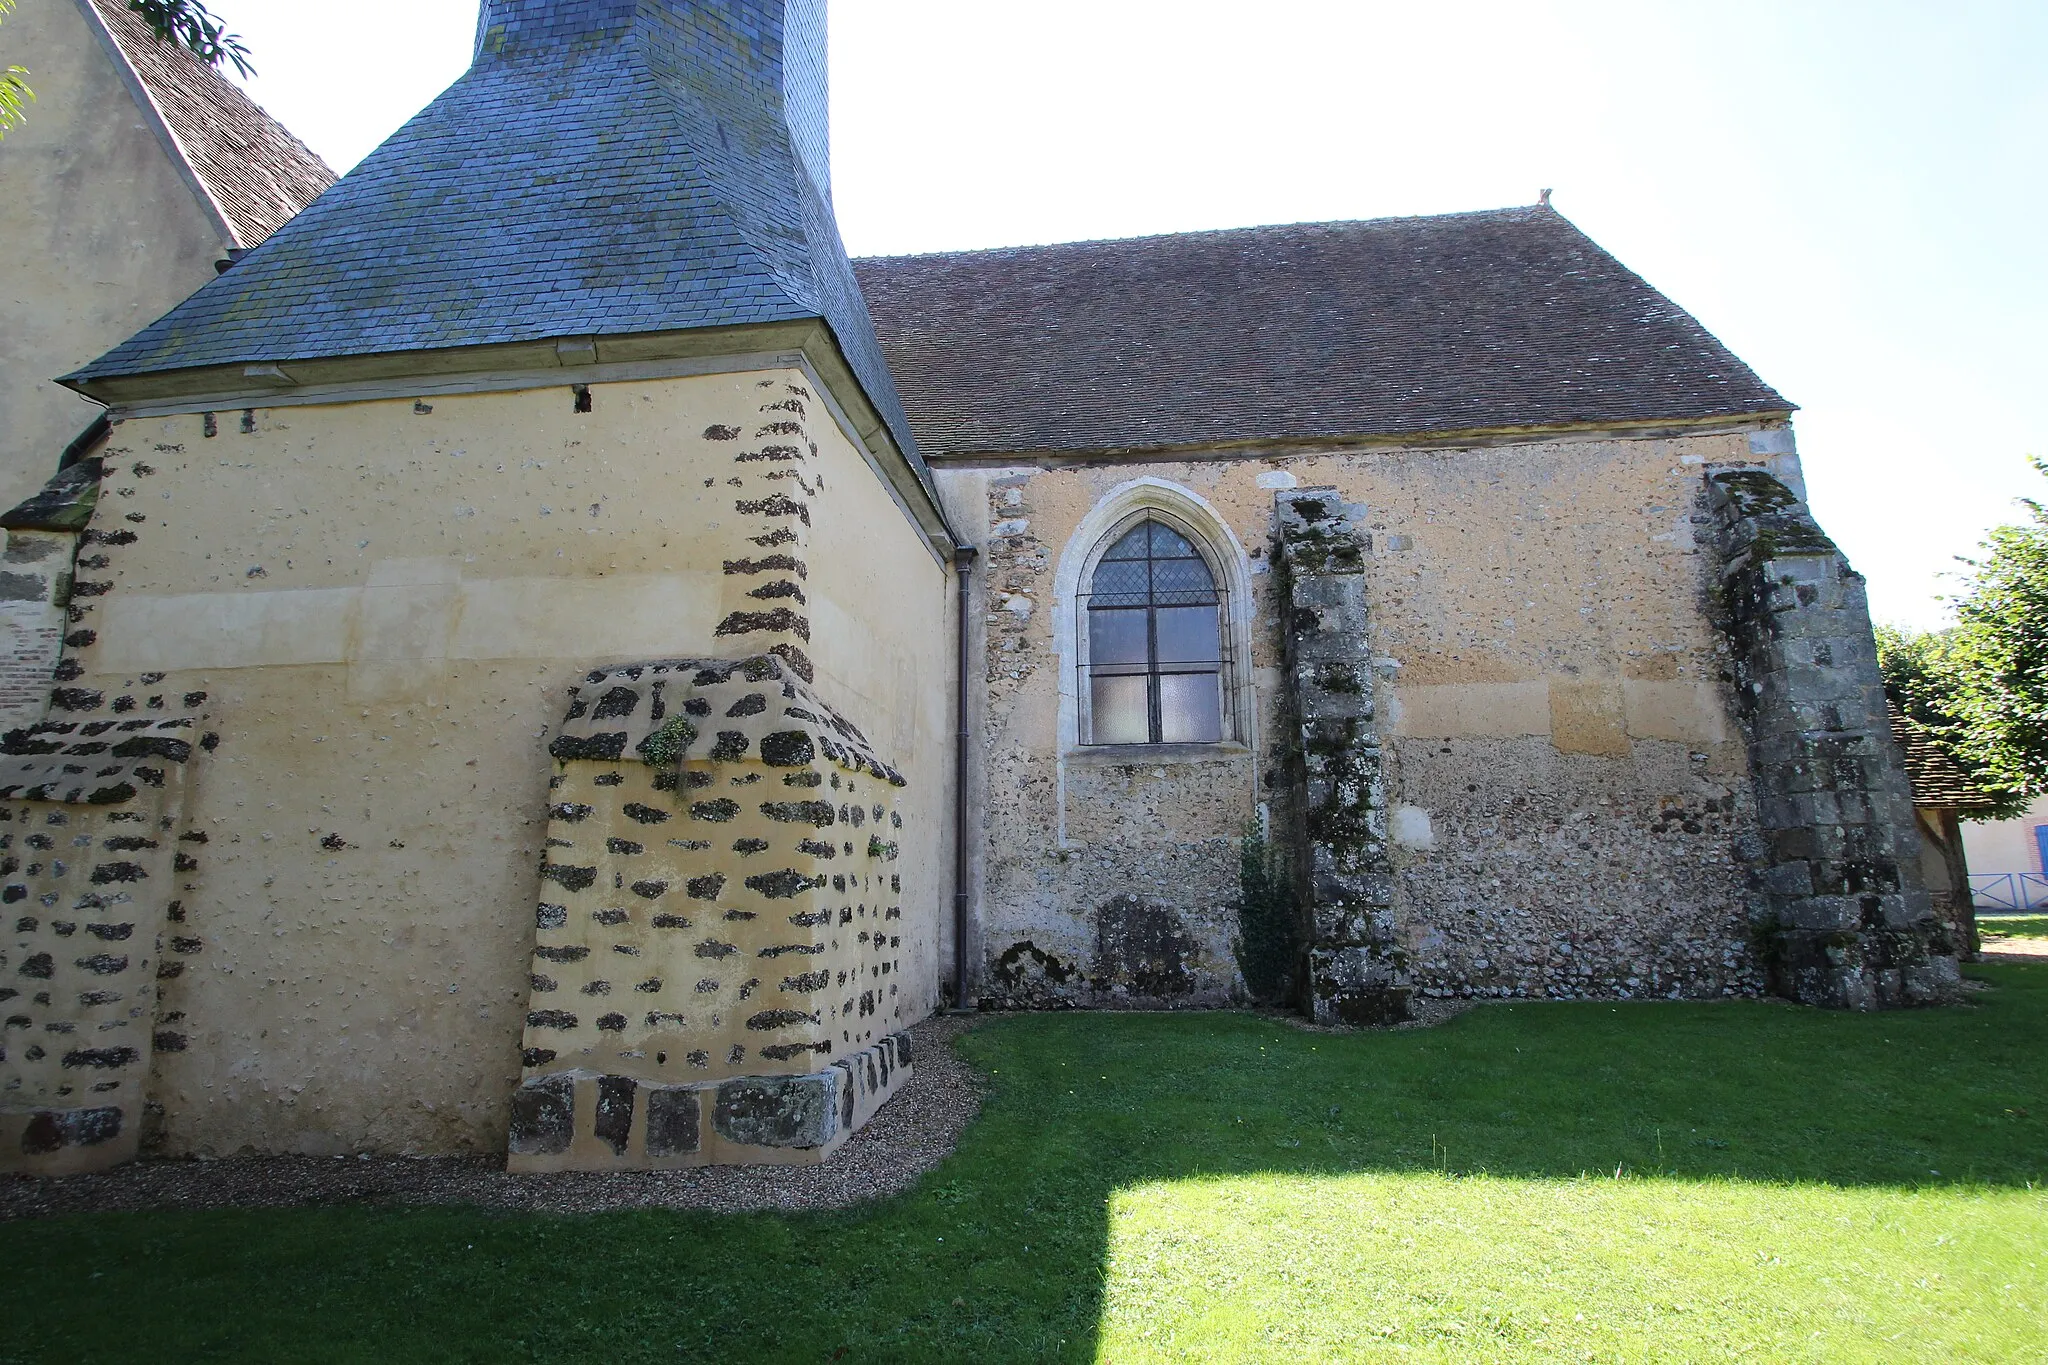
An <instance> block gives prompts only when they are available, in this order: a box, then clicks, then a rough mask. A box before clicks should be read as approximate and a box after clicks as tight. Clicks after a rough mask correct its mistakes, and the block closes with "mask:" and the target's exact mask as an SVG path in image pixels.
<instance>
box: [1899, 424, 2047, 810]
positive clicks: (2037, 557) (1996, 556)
mask: <svg viewBox="0 0 2048 1365" xmlns="http://www.w3.org/2000/svg"><path fill="white" fill-rule="evenodd" d="M2032 464H2033V466H2034V468H2035V469H2036V470H2037V471H2039V472H2040V473H2042V474H2044V475H2048V462H2044V461H2042V460H2039V459H2035V460H2033V461H2032ZM2021 502H2022V504H2023V505H2024V506H2025V507H2026V508H2027V511H2028V513H2029V520H2028V521H2026V522H2024V523H2020V524H2018V525H2011V526H2000V527H1998V528H1996V529H1995V530H1993V531H1992V532H1991V534H1990V535H1989V536H1988V537H1986V539H1985V541H1984V551H1985V553H1984V555H1983V557H1982V558H1980V559H1965V560H1963V561H1962V562H1963V563H1964V564H1965V565H1967V566H1968V572H1967V573H1965V574H1964V575H1963V576H1962V577H1963V586H1964V591H1963V592H1962V593H1961V594H1960V595H1959V596H1958V597H1956V598H1955V599H1954V601H1955V603H1956V624H1955V625H1954V626H1951V627H1950V628H1949V629H1947V630H1940V631H1930V632H1926V633H1915V632H1910V631H1901V630H1897V629H1895V628H1892V627H1889V626H1887V627H1883V628H1880V629H1879V631H1878V639H1877V654H1878V663H1879V665H1880V667H1881V668H1882V669H1883V671H1884V683H1885V695H1886V697H1887V698H1888V699H1889V700H1890V701H1891V703H1892V704H1893V705H1894V706H1896V707H1897V708H1898V709H1899V710H1900V711H1901V712H1902V713H1903V714H1904V715H1905V716H1906V717H1907V718H1908V719H1909V720H1911V721H1912V722H1914V723H1915V724H1916V725H1918V726H1920V727H1921V728H1922V729H1924V730H1925V731H1926V732H1927V733H1928V734H1929V735H1930V736H1932V737H1933V738H1934V739H1935V740H1936V742H1938V743H1939V744H1941V746H1942V747H1943V748H1944V749H1946V750H1947V751H1948V753H1949V754H1950V756H1951V757H1953V758H1954V759H1955V760H1956V762H1957V763H1958V764H1959V765H1960V766H1961V767H1962V769H1963V771H1965V772H1966V773H1968V774H1969V775H1970V776H1971V777H1972V778H1973V779H1974V780H1975V781H1976V783H1977V784H1978V785H1979V786H1980V787H1982V788H1983V789H1984V790H1985V792H1986V793H1987V794H1991V795H1995V796H1996V797H1998V798H1999V808H1998V809H1997V810H1995V811H1992V812H1988V813H1987V814H1988V816H1989V817H1990V818H2007V817H2010V816H2012V815H2017V814H2019V813H2020V812H2021V811H2022V810H2024V809H2025V807H2026V805H2027V803H2028V801H2029V800H2030V799H2031V798H2033V797H2035V796H2038V795H2040V794H2042V793H2043V792H2048V509H2044V507H2043V505H2042V503H2041V502H2039V501H2037V500H2035V499H2033V498H2023V499H2021Z"/></svg>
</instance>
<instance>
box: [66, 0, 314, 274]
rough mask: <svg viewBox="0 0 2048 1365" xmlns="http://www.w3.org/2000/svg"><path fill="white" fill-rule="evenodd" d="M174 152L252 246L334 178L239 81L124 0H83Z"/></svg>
mask: <svg viewBox="0 0 2048 1365" xmlns="http://www.w3.org/2000/svg"><path fill="white" fill-rule="evenodd" d="M89 2H90V4H91V6H92V9H93V12H94V13H95V14H96V15H97V16H98V17H99V20H100V22H101V24H102V25H104V26H105V31H106V33H107V35H108V36H109V37H110V38H111V39H112V40H113V45H114V47H115V49H116V50H117V51H118V52H119V54H120V56H121V59H122V60H123V61H124V62H125V63H126V64H127V66H128V70H129V72H130V73H131V74H132V75H133V76H134V78H135V81H136V82H137V83H138V84H139V86H140V87H141V90H140V93H141V94H142V95H143V96H144V97H146V98H147V100H148V101H149V103H150V104H151V105H152V106H153V108H154V111H155V113H156V115H157V116H158V118H160V119H161V120H162V122H163V126H164V130H165V131H166V132H167V133H168V134H169V135H170V139H171V141H172V142H173V143H174V144H175V145H176V147H177V151H178V155H179V157H180V159H181V160H183V161H184V163H185V165H186V166H187V167H188V168H189V169H190V170H191V172H192V175H193V177H194V178H195V179H196V180H197V181H198V184H199V188H200V189H201V190H202V191H203V193H204V194H205V195H206V197H207V198H208V199H209V200H210V201H211V203H212V206H213V209H214V211H215V212H216V213H217V214H218V215H219V217H220V219H221V220H222V222H223V223H224V224H225V225H226V227H227V229H228V235H229V236H230V238H231V239H232V241H233V245H235V246H237V247H243V248H248V247H253V246H255V245H256V244H257V243H258V242H261V241H262V240H263V239H264V238H266V237H268V236H269V235H270V234H271V233H273V232H275V231H277V229H278V228H279V227H281V226H282V225H283V224H284V222H285V220H286V219H288V218H290V217H291V216H292V215H293V214H295V213H297V212H298V211H299V210H300V209H302V208H304V207H306V205H308V204H310V203H312V202H313V200H314V198H315V197H316V196H317V195H318V194H319V193H320V192H321V191H322V190H324V189H326V188H327V187H328V186H329V185H331V184H333V183H334V172H333V171H331V170H329V169H328V168H327V163H326V162H324V161H322V160H321V159H320V158H319V157H318V156H316V155H314V153H313V151H312V150H311V149H310V148H308V147H307V146H306V144H305V143H303V142H301V141H299V140H298V139H297V138H295V137H293V136H292V135H291V133H290V132H289V131H288V130H287V129H286V128H285V126H284V125H283V124H281V123H279V122H278V121H277V120H276V119H274V118H272V117H271V116H270V115H269V114H266V113H264V112H263V109H262V107H261V106H259V105H258V104H257V103H256V102H255V101H254V100H252V99H250V98H249V97H248V96H247V95H245V94H243V93H242V89H241V87H240V86H238V85H236V84H235V83H234V82H233V81H230V80H228V79H227V78H226V77H225V76H222V75H221V74H220V73H219V72H218V71H215V70H214V69H213V68H212V67H210V66H208V65H206V63H204V62H202V61H200V60H199V59H198V58H196V57H194V56H193V55H192V54H191V53H189V52H187V51H185V49H183V48H181V47H178V46H176V45H175V44H172V43H160V42H158V41H157V40H156V36H155V35H154V34H153V33H151V32H150V29H149V25H148V24H146V23H144V22H143V20H142V17H141V16H140V15H138V14H135V13H134V12H132V11H131V10H130V9H129V8H128V6H127V3H126V0H89Z"/></svg>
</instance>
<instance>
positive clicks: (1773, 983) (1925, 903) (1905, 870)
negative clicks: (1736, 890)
mask: <svg viewBox="0 0 2048 1365" xmlns="http://www.w3.org/2000/svg"><path fill="white" fill-rule="evenodd" d="M1709 489H1710V494H1711V496H1712V499H1713V504H1714V509H1715V513H1716V519H1717V524H1718V531H1719V536H1720V552H1721V557H1722V568H1721V578H1720V593H1721V598H1722V600H1721V603H1720V607H1721V609H1722V616H1723V622H1722V628H1723V629H1724V630H1725V631H1726V633H1727V635H1728V638H1729V641H1730V643H1731V645H1732V647H1733V652H1734V658H1735V690H1736V704H1737V711H1738V713H1739V715H1740V716H1741V719H1742V722H1743V726H1744V729H1745V730H1746V732H1747V738H1748V741H1749V750H1750V766H1751V770H1752V775H1753V778H1754V781H1755V784H1756V802H1757V811H1758V816H1759V821H1760V824H1761V844H1762V846H1761V848H1760V849H1758V850H1757V854H1758V856H1757V857H1756V858H1755V859H1753V862H1752V866H1753V874H1754V886H1753V890H1752V895H1751V901H1750V920H1751V924H1752V927H1753V930H1754V932H1755V935H1756V945H1757V950H1758V954H1759V956H1760V957H1761V958H1762V959H1763V961H1764V966H1765V971H1766V973H1767V975H1768V978H1769V983H1770V987H1771V989H1772V990H1773V991H1775V992H1776V993H1778V994H1780V995H1786V996H1790V997H1791V998H1792V999H1795V1000H1799V1001H1803V1002H1805V1003H1807V1004H1811V1005H1824V1006H1829V1007H1833V1008H1837V1009H1893V1008H1898V1007H1901V1006H1907V1005H1927V1004H1942V1003H1948V1002H1952V1001H1954V1000H1956V999H1958V998H1959V996H1960V992H1961V977H1960V975H1959V972H1958V969H1957V966H1956V958H1955V948H1954V946H1953V944H1952V943H1951V942H1950V941H1949V935H1948V932H1947V930H1946V929H1945V928H1944V927H1943V925H1942V923H1941V921H1940V920H1939V919H1938V918H1937V917H1936V915H1935V913H1934V909H1933V902H1932V898H1931V896H1930V894H1929V892H1928V890H1927V888H1926V887H1925V886H1923V885H1922V883H1921V877H1920V848H1919V837H1920V836H1919V833H1918V831H1917V830H1916V829H1915V827H1914V822H1913V798H1912V791H1911V788H1910V786H1909V785H1908V782H1907V778H1906V770H1905V765H1904V763H1903V761H1902V759H1901V758H1900V755H1899V752H1898V747H1897V744H1896V742H1895V741H1894V740H1893V738H1892V733H1891V729H1890V726H1889V724H1888V722H1887V719H1886V714H1885V703H1884V684H1883V679H1882V678H1881V677H1880V675H1879V673H1878V667H1877V648H1876V644H1875V642H1874V640H1873V639H1872V635H1871V627H1870V609H1869V606H1868V604H1867V602H1866V600H1865V597H1864V590H1863V579H1862V577H1861V576H1860V575H1858V574H1857V573H1856V572H1855V571H1854V570H1852V569H1851V568H1850V567H1849V564H1848V561H1847V560H1845V559H1844V558H1843V557H1842V555H1841V554H1840V552H1839V551H1837V550H1836V548H1835V545H1834V543H1833V542H1832V541H1830V540H1829V539H1828V538H1827V536H1826V535H1825V534H1824V533H1823V532H1822V531H1821V529H1820V527H1819V526H1818V525H1816V524H1815V522H1814V520H1813V517H1812V515H1811V514H1810V513H1809V512H1808V511H1807V509H1806V507H1805V505H1804V504H1802V503H1801V502H1799V501H1798V499H1797V498H1796V497H1795V496H1794V495H1793V494H1792V492H1791V490H1789V489H1788V488H1786V487H1785V485H1784V484H1782V483H1779V482H1778V481H1777V480H1776V479H1774V478H1772V477H1770V476H1769V475H1768V474H1764V473H1760V472H1756V471H1739V472H1729V473H1720V474H1715V475H1712V476H1711V477H1710V478H1709Z"/></svg>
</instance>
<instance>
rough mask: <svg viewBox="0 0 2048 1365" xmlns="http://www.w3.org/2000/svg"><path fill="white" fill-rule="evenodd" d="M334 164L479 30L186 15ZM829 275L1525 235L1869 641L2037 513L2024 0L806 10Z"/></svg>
mask: <svg viewBox="0 0 2048 1365" xmlns="http://www.w3.org/2000/svg"><path fill="white" fill-rule="evenodd" d="M214 8H215V9H216V11H217V12H219V13H221V14H222V15H223V16H224V17H225V18H226V19H227V20H228V21H229V23H230V26H231V27H233V28H235V29H237V30H239V31H240V32H241V33H243V34H244V35H245V36H246V37H247V39H248V40H249V44H250V47H251V49H252V50H253V51H254V53H255V56H256V60H257V64H258V67H259V69H260V71H261V74H260V75H259V76H258V78H257V79H256V80H255V81H253V82H252V83H251V90H252V92H253V93H254V94H255V95H256V97H257V98H258V99H260V100H261V101H263V103H264V104H265V105H266V106H268V107H269V108H270V109H271V110H272V111H273V112H274V113H276V114H277V115H278V116H279V117H280V118H282V119H284V120H285V122H286V123H288V124H290V125H291V127H292V128H293V129H294V131H296V132H298V133H299V134H300V136H302V137H304V138H305V139H306V140H307V141H308V142H309V143H311V144H312V145H313V147H314V148H315V149H316V150H318V151H319V152H321V153H322V154H323V155H325V156H326V157H327V158H328V159H329V160H330V161H331V162H332V163H333V164H334V165H335V166H336V168H337V169H342V168H345V167H346V166H348V165H351V164H353V163H354V162H355V160H356V159H357V158H359V157H360V156H361V155H362V154H363V153H365V152H366V151H368V150H369V149H370V148H371V147H372V146H374V145H375V144H376V143H377V142H378V141H380V140H381V139H382V138H383V137H384V136H386V135H387V134H389V133H390V132H391V131H392V130H393V129H395V128H396V127H397V126H398V125H399V124H400V123H401V122H403V121H404V120H405V118H406V117H408V116H409V115H410V114H411V113H413V112H414V111H415V110H416V109H418V108H419V107H420V105H422V104H424V103H425V102H426V101H427V100H428V99H430V98H432V96H433V95H434V94H435V93H436V92H437V91H438V90H440V89H441V88H442V87H443V86H444V85H446V84H447V83H448V82H449V81H451V80H453V79H454V78H455V77H456V76H457V75H459V74H460V72H461V70H462V68H463V67H464V66H465V65H466V64H467V61H468V54H469V43H470V39H471V36H472V33H473V29H474V23H475V13H476V10H475V4H474V0H403V3H401V0H352V3H351V4H350V5H349V6H348V7H346V12H347V14H348V16H349V17H348V23H347V25H346V27H345V28H344V29H341V30H336V29H335V28H334V26H333V22H332V16H333V15H334V14H335V13H336V11H335V9H334V8H333V7H331V6H324V5H323V6H315V5H309V4H306V3H305V0H217V3H215V4H214ZM832 30H833V53H832V80H833V120H834V127H833V139H834V182H835V184H834V191H835V196H836V198H837V201H838V211H839V218H840V225H841V228H842V231H843V232H844V234H845V236H846V240H847V244H848V246H849V248H850V249H852V250H853V251H854V252H856V253H861V254H867V253H885V252H908V251H932V250H940V249H952V248H962V247H980V246H1000V245H1011V244H1017V243H1025V242H1047V241H1063V240H1073V239H1078V238H1088V237H1106V236H1126V235H1132V234H1138V233H1147V232H1170V231H1179V230H1185V229H1193V228H1216V227H1234V226H1241V225H1245V224H1252V223H1274V222H1289V221H1299V220H1314V219H1334V218H1371V217H1380V216H1384V215H1389V214H1413V213H1442V212H1450V211H1455V210H1461V209H1475V208H1492V207H1497V206H1500V205H1504V204H1518V203H1529V202H1532V201H1534V200H1535V198H1536V194H1537V191H1538V190H1539V189H1541V188H1543V187H1545V186H1550V187H1554V188H1555V190H1556V194H1555V199H1554V202H1555V203H1556V205H1557V207H1558V208H1559V209H1560V210H1561V211H1562V212H1563V213H1565V214H1566V215H1567V216H1568V217H1570V218H1571V219H1572V220H1573V221H1575V222H1576V223H1578V224H1579V226H1580V227H1582V228H1584V229H1585V230H1586V231H1587V232H1588V233H1590V234H1591V235H1592V236H1593V237H1594V238H1595V239H1596V240H1598V241H1599V242H1600V243H1601V244H1602V245H1604V246H1605V247H1607V248H1608V249H1609V250H1610V251H1612V252H1614V253H1615V254H1616V255H1617V256H1619V257H1620V258H1621V259H1622V260H1623V261H1624V262H1625V263H1627V264H1628V265H1629V266H1631V267H1632V268H1634V269H1635V270H1637V271H1638V272H1639V273H1641V274H1642V275H1644V276H1645V277H1646V278H1648V279H1649V280H1650V282H1651V283H1652V284H1654V285H1656V286H1657V287H1658V288H1660V289H1662V290H1663V291H1664V292H1665V293H1667V294H1669V295H1671V296H1672V297H1673V298H1674V299H1676V300H1677V301H1678V302H1679V303H1680V304H1682V305H1683V306H1684V307H1686V308H1688V309H1690V310H1691V311H1692V312H1693V313H1694V314H1696V315H1697V316H1698V317H1699V318H1700V319H1701V320H1702V321H1703V322H1705V324H1706V325H1707V326H1708V327H1709V328H1710V329H1712V330H1713V331H1714V332H1715V333H1716V334H1717V335H1719V336H1720V337H1721V338H1722V340H1724V341H1725V342H1727V343H1728V344H1729V345H1730V346H1731V347H1732V348H1734V350H1735V351H1736V352H1737V354H1739V355H1741V356H1742V357H1743V358H1744V359H1746V360H1747V361H1749V363H1750V364H1751V365H1753V366H1754V367H1755V368H1756V369H1757V370H1758V371H1759V372H1760V373H1761V374H1762V375H1763V376H1764V378H1765V379H1766V380H1768V381H1769V382H1771V383H1772V384H1774V385H1776V386H1777V387H1778V389H1779V390H1780V391H1781V392H1783V393H1785V394H1786V395H1788V396H1789V397H1791V398H1792V399H1793V400H1794V401H1795V402H1797V403H1799V404H1800V405H1801V407H1802V411H1801V412H1800V414H1799V416H1798V419H1797V427H1798V432H1799V446H1800V452H1801V456H1802V458H1803V461H1804V464H1805V468H1806V474H1807V482H1808V488H1809V491H1810V493H1811V497H1812V502H1813V505H1814V509H1815V511H1816V512H1817V513H1818V515H1819V516H1820V518H1821V521H1822V524H1823V525H1824V526H1826V527H1827V528H1828V530H1829V531H1830V532H1832V533H1833V534H1834V535H1835V537H1836V539H1837V540H1838V541H1839V542H1840V543H1841V545H1842V546H1843V548H1844V549H1845V550H1846V551H1847V552H1848V554H1849V556H1850V558H1851V560H1852V561H1853V562H1854V563H1855V565H1856V567H1857V568H1859V569H1860V570H1862V571H1863V572H1864V573H1865V574H1866V575H1867V576H1868V577H1869V579H1870V589H1871V601H1872V605H1873V608H1874V610H1875V612H1876V614H1877V615H1878V616H1879V617H1880V618H1881V619H1887V620H1892V621H1897V622H1901V623H1905V624H1913V625H1922V626H1931V625H1935V624H1939V622H1940V620H1941V619H1942V607H1941V606H1940V604H1939V602H1938V601H1937V600H1936V598H1937V596H1938V595H1939V594H1941V593H1943V592H1944V591H1947V590H1948V587H1947V585H1946V584H1945V582H1944V580H1943V579H1942V578H1941V575H1942V574H1943V573H1944V572H1945V571H1947V570H1949V569H1951V568H1953V567H1954V556H1956V555H1959V554H1967V553H1969V552H1970V551H1971V550H1972V549H1973V547H1974V546H1975V545H1976V543H1977V541H1978V540H1979V538H1980V537H1981V536H1982V535H1983V533H1984V531H1985V529H1986V528H1988V527H1989V526H1992V525H1994V524H1996V523H1998V522H2000V521H2007V520H2013V519H2015V518H2016V517H2018V516H2019V515H2020V514H2019V512H2018V510H2017V509H2016V507H2015V505H2014V502H2013V500H2014V499H2015V498H2016V497H2019V496H2022V495H2039V494H2048V481H2043V480H2042V479H2041V478H2040V476H2038V475H2036V474H2034V473H2033V472H2032V471H2031V470H2030V469H2029V468H2028V466H2027V464H2026V460H2025V456H2026V455H2027V454H2028V453H2037V454H2041V455H2044V456H2048V418H2044V415H2043V408H2044V401H2043V400H2044V397H2048V340H2044V332H2043V327H2042V319H2044V318H2048V268H2044V265H2043V260H2044V248H2048V231H2044V224H2048V80H2044V77H2043V72H2044V71H2048V4H2043V3H2040V0H2025V2H2021V0H2010V2H2007V3H1981V4H1973V3H1967V0H1964V2H1960V3H1959V2H1958V0H1942V3H1939V4H1935V3H1920V4H1899V3H1883V0H1878V2H1876V3H1872V2H1871V0H1863V2H1862V3H1855V4H1849V3H1800V2H1799V0H1778V2H1777V3H1757V2H1756V0H1716V3H1713V4H1703V3H1685V4H1679V3H1617V2H1615V0H1510V2H1507V3H1493V2H1492V0H1433V2H1432V3H1430V4H1426V5H1424V4H1416V3H1412V2H1411V3H1402V4H1387V3H1380V0H1335V2H1328V3H1326V2H1323V0H1266V3H1264V4H1261V5H1243V4H1228V5H1224V4H1205V3H1199V2H1197V0H1159V2H1158V3H1155V2H1154V0H1087V2H1083V0H1032V3H1030V4H1010V3H996V2H995V0H976V2H975V3H962V0H943V2H942V0H837V3H835V4H834V5H833V9H832Z"/></svg>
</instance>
